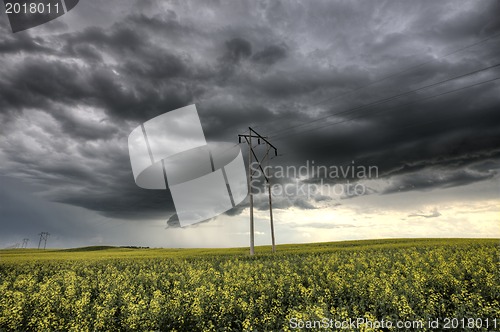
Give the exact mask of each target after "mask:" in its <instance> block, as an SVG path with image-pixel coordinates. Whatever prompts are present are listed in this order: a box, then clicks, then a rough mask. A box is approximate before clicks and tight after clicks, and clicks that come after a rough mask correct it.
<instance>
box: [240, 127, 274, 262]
mask: <svg viewBox="0 0 500 332" xmlns="http://www.w3.org/2000/svg"><path fill="white" fill-rule="evenodd" d="M248 129H249V131H248V134H240V135H238V142H239V143H241V142H242V139H245V142H246V143H247V144H248V194H249V196H250V255H254V254H255V250H254V245H255V235H254V222H253V192H252V179H253V173H254V170H252V162H253V159H254V158H255V161H256V162H257V165H258V167H259V169H260V170H261V171H262V175H263V176H264V178H265V179H266V185H267V188H268V195H269V217H270V222H271V241H272V245H273V252H276V245H275V242H274V222H273V202H272V195H271V184H270V182H269V174H268V168H266V169H265V170H264V169H263V168H262V164H263V163H264V162H265V161H267V162H268V163H269V152H270V150H271V149H273V150H274V155H275V156H278V150H277V149H276V147H275V146H274V145H272V144H271V143H270V142H269V141H268V140H267V137H264V136H262V135H260V134H259V133H257V132H256V131H255V130H253V129H252V128H250V127H248ZM252 138H253V139H256V140H257V144H256V145H255V147H254V146H253V145H252ZM254 142H255V140H254ZM264 144H265V145H266V153H265V154H264V156H263V157H261V158H260V160H259V157H258V156H257V154H256V153H255V148H256V147H258V146H259V145H264Z"/></svg>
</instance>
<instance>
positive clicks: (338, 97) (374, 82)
mask: <svg viewBox="0 0 500 332" xmlns="http://www.w3.org/2000/svg"><path fill="white" fill-rule="evenodd" d="M498 36H500V32H499V33H496V34H493V35H491V36H489V37H487V38H485V39H482V40H480V41H477V42H475V43H473V44H470V45H467V46H464V47H461V48H458V49H456V50H453V51H451V52H449V53H446V54H443V55H441V56H438V57H436V58H435V59H432V60H429V61H425V62H422V63H420V64H417V65H414V66H411V67H408V68H406V69H403V70H401V71H399V72H396V73H394V74H390V75H388V76H385V77H383V78H381V79H378V80H376V81H373V82H370V83H368V84H366V85H363V86H360V87H358V88H356V89H354V90H351V91H348V92H346V93H343V94H341V95H340V96H335V97H332V98H328V99H325V100H323V101H320V102H318V103H315V104H312V105H311V106H310V107H312V106H317V105H320V104H324V103H326V102H329V101H334V100H337V99H340V98H342V97H345V96H347V95H349V94H352V93H354V92H356V91H359V90H362V89H365V88H367V87H370V86H372V85H375V84H377V83H380V82H383V81H385V80H388V79H389V78H393V77H396V76H399V75H401V74H404V73H407V72H409V71H412V70H414V69H417V68H420V67H422V66H425V65H426V64H429V63H432V62H434V61H436V60H440V59H443V58H446V57H448V56H450V55H453V54H456V53H459V52H461V51H464V50H466V49H469V48H471V47H474V46H476V45H479V44H482V43H484V42H486V41H488V40H490V39H493V38H495V37H498Z"/></svg>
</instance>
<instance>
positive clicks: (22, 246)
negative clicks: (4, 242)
mask: <svg viewBox="0 0 500 332" xmlns="http://www.w3.org/2000/svg"><path fill="white" fill-rule="evenodd" d="M29 241H30V239H27V238H24V239H23V244H22V245H21V248H28V242H29Z"/></svg>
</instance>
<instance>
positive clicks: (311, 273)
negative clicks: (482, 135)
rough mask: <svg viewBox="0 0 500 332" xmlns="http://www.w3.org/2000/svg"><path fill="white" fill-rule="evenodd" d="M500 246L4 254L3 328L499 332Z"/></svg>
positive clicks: (453, 242)
mask: <svg viewBox="0 0 500 332" xmlns="http://www.w3.org/2000/svg"><path fill="white" fill-rule="evenodd" d="M499 243H500V241H499V240H498V239H488V240H486V239H474V240H473V239H400V240H370V241H350V242H332V243H316V244H304V245H281V246H278V247H277V253H275V254H271V253H270V251H271V250H270V248H269V247H257V248H256V253H257V254H256V255H255V256H253V257H251V256H249V255H248V248H246V249H245V248H237V249H127V248H112V247H89V248H81V249H70V250H33V249H15V250H1V251H0V331H79V332H80V331H294V330H308V331H309V330H310V331H313V330H315V331H316V330H320V331H321V330H322V331H324V330H338V331H500V270H499V250H500V248H499ZM436 323H437V325H435V324H436ZM396 324H406V325H398V326H396ZM403 326H404V327H403Z"/></svg>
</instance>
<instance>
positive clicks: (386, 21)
mask: <svg viewBox="0 0 500 332" xmlns="http://www.w3.org/2000/svg"><path fill="white" fill-rule="evenodd" d="M103 5H104V4H103ZM186 6H187V7H184V5H181V4H178V5H174V6H171V7H169V8H168V9H164V10H163V11H161V10H158V8H157V7H155V5H154V4H153V3H148V4H143V5H138V7H137V8H136V9H137V10H140V11H139V12H133V13H132V12H131V13H127V14H124V15H125V16H121V17H119V18H117V20H116V22H109V23H110V24H109V26H107V27H101V26H95V27H92V26H91V27H88V28H86V29H82V30H77V31H69V32H66V31H63V32H61V33H57V31H58V30H57V29H55V28H52V29H51V30H47V31H49V32H50V33H46V34H37V33H36V31H32V32H24V33H22V34H16V35H12V34H9V33H6V32H5V31H4V30H5V27H3V28H2V29H3V32H4V33H2V37H0V56H1V57H2V61H3V62H2V65H1V66H0V75H1V76H0V115H1V116H2V120H3V123H4V124H3V125H0V127H1V131H2V134H5V135H6V136H8V137H10V138H9V139H5V140H3V139H2V142H1V143H0V147H1V149H2V153H3V154H0V158H2V156H3V158H4V159H1V160H2V163H3V165H4V166H3V168H2V173H4V172H5V173H6V174H14V175H15V176H16V177H20V178H25V179H30V180H31V181H33V182H36V183H38V184H40V185H43V186H45V187H46V194H45V195H46V197H48V198H50V199H51V200H54V201H58V202H64V203H67V204H72V205H76V206H80V207H85V208H87V209H91V210H95V211H99V212H100V213H102V214H105V215H107V216H118V217H137V218H141V216H143V217H144V216H145V217H155V218H158V217H160V216H164V218H165V220H167V219H168V216H171V215H172V213H173V212H174V209H173V205H172V202H171V199H170V194H169V192H168V191H154V190H144V189H140V188H138V187H137V186H135V183H134V181H133V177H132V174H131V169H130V163H129V159H128V152H127V136H128V134H129V132H130V130H132V129H133V128H135V127H136V126H137V125H139V124H140V123H142V122H144V121H146V120H148V119H150V118H152V117H154V116H157V115H159V114H162V113H164V112H166V111H169V110H173V109H176V108H179V107H182V106H185V105H188V104H191V103H193V102H196V103H197V107H198V110H199V113H200V117H201V120H202V124H203V127H204V130H205V133H206V136H207V139H210V140H222V141H232V142H235V143H236V139H237V136H236V135H237V134H238V133H242V132H246V131H247V130H248V126H255V127H256V128H257V130H258V131H259V132H262V133H263V134H265V135H269V136H270V137H271V141H272V142H273V143H274V144H275V145H276V146H277V147H278V148H279V152H280V155H281V156H280V157H279V158H276V159H274V160H273V162H276V163H280V164H281V165H295V166H300V165H303V164H304V163H305V161H306V160H315V161H316V163H317V164H323V165H328V166H329V165H348V164H349V163H351V161H352V160H355V161H356V163H357V164H363V165H367V166H368V165H374V166H377V167H378V168H379V174H380V176H381V177H383V178H384V179H387V180H388V181H389V183H390V185H389V187H387V188H385V189H384V190H382V191H379V193H384V194H385V193H395V192H399V191H408V190H431V189H434V188H444V187H450V186H458V185H466V184H469V183H473V182H477V181H485V180H489V179H491V178H492V177H493V176H494V174H495V170H497V169H498V168H499V167H498V166H499V165H498V160H499V158H500V156H499V155H498V153H497V152H495V151H497V150H496V149H497V147H498V146H500V113H499V112H498V111H497V109H498V106H499V104H500V98H499V97H498V93H497V91H498V84H499V81H496V82H491V83H488V84H482V85H478V86H476V87H467V86H468V85H472V84H475V83H480V82H481V81H484V80H488V79H492V78H495V77H497V76H500V70H499V69H498V68H497V69H492V70H490V71H486V72H483V73H478V74H476V75H474V76H468V77H465V78H463V79H461V80H455V81H452V82H449V83H447V84H443V85H439V86H435V87H433V88H431V89H427V90H419V91H417V92H413V93H409V94H406V95H405V96H403V97H402V98H399V99H395V100H391V101H388V102H387V103H383V104H379V105H374V106H370V107H366V108H362V109H358V110H354V111H352V109H355V108H359V107H361V106H363V105H366V104H369V103H372V102H374V101H377V100H380V99H383V98H387V97H390V96H394V95H396V94H401V93H404V92H407V91H411V90H415V89H418V88H419V87H422V86H425V85H428V84H433V83H435V82H439V81H442V80H445V79H447V78H450V77H453V76H457V75H462V74H465V73H468V72H471V71H474V70H478V69H481V68H484V67H487V66H490V65H494V64H496V63H498V62H499V61H500V58H498V54H499V52H498V51H499V50H500V40H499V39H500V38H492V39H490V40H488V41H486V42H484V43H480V44H478V45H476V46H474V47H473V48H470V49H466V50H463V51H460V52H457V53H456V54H453V55H451V56H448V57H441V58H440V56H441V55H443V54H447V53H449V52H451V51H453V50H456V49H459V48H461V47H464V46H466V45H470V44H473V43H476V42H478V40H482V39H484V38H486V37H488V36H491V35H493V34H495V33H499V32H500V24H499V19H498V17H499V15H498V14H499V13H500V4H499V3H498V2H497V1H485V2H484V3H482V5H481V6H478V5H477V4H476V3H475V2H473V1H469V2H464V4H463V6H455V5H454V3H447V2H438V3H437V2H432V1H421V2H396V1H389V2H385V3H382V4H381V3H375V2H363V3H361V2H343V1H334V2H331V1H324V2H321V1H320V2H314V3H307V4H305V3H303V2H297V3H293V2H263V3H259V4H257V3H254V2H246V1H240V2H220V3H217V2H214V3H211V4H205V3H196V4H188V5H186ZM187 8H188V9H187ZM117 15H118V14H117ZM120 15H122V14H120ZM4 25H5V24H3V25H2V26H4ZM419 64H423V65H419ZM417 65H418V66H417ZM409 67H414V68H413V69H412V70H408V71H406V72H404V73H402V74H400V75H394V76H392V75H393V74H394V73H398V72H400V71H401V70H404V69H406V68H409ZM387 76H391V77H390V78H388V79H386V80H383V81H381V82H378V83H377V81H378V80H380V79H382V78H384V77H387ZM369 84H371V85H370V86H368V87H366V86H367V85H369ZM363 87H366V88H363ZM459 88H464V89H463V90H461V91H458V92H456V93H449V94H444V95H442V96H440V97H436V98H431V99H426V98H428V97H431V96H434V95H437V94H439V93H446V92H448V91H450V90H452V89H459ZM358 89H359V90H358ZM353 90H355V91H354V92H352V91H353ZM33 110H38V111H41V112H44V113H47V114H50V118H51V119H52V120H49V119H46V118H41V119H43V121H41V120H40V121H35V120H37V119H38V118H34V115H32V114H34V113H32V112H33ZM94 111H95V112H94ZM93 112H94V113H93ZM335 114H336V115H335ZM328 115H330V117H326V116H328ZM37 116H38V115H37ZM318 118H319V119H321V120H320V121H316V122H312V123H311V124H310V125H305V126H302V124H304V123H307V122H310V121H313V120H316V119H318ZM30 119H31V121H34V122H36V123H29V121H30ZM23 121H24V122H23ZM25 122H26V123H28V124H30V126H28V125H27V124H26V123H25ZM11 126H18V127H19V128H18V127H11ZM293 126H299V127H296V128H292V129H289V128H290V127H293ZM20 128H25V129H23V130H26V131H27V132H26V137H25V136H20V134H19V133H18V132H19V130H20ZM43 133H45V134H43ZM29 137H31V139H32V140H30V139H29ZM35 143H37V144H38V143H39V145H40V146H41V147H38V148H35V147H33V145H34V144H35ZM47 155H49V156H50V158H47ZM486 161H488V162H486ZM479 165H480V166H479ZM13 170H15V172H14V171H13ZM14 175H13V176H14ZM277 180H278V179H277ZM344 180H345V179H344ZM279 181H280V182H279V183H282V184H286V183H289V182H290V181H291V180H290V179H279ZM370 193H375V190H373V191H372V192H370ZM346 198H347V197H346ZM314 199H316V202H321V201H323V200H325V198H321V197H320V196H318V195H317V196H314V197H313V200H314ZM266 204H267V202H266V200H265V199H264V198H263V199H262V201H260V200H257V202H256V206H257V208H261V209H265V208H267V207H266ZM245 206H246V204H242V205H241V206H240V207H237V208H235V209H233V210H231V211H229V212H228V213H229V214H238V213H240V212H241V210H242V208H243V207H245ZM292 206H295V207H298V208H302V209H312V208H315V207H314V205H313V204H312V203H311V202H310V200H308V199H307V198H304V197H282V198H277V199H276V203H275V207H276V208H283V209H285V208H289V207H292ZM173 223H174V220H172V221H171V222H170V224H173Z"/></svg>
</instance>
